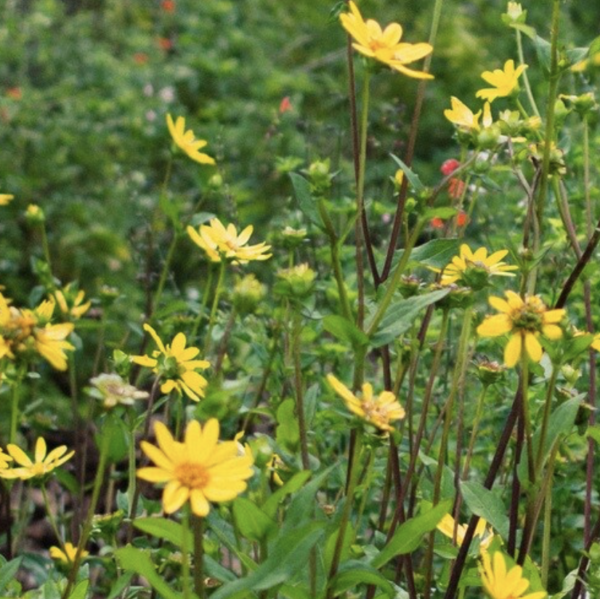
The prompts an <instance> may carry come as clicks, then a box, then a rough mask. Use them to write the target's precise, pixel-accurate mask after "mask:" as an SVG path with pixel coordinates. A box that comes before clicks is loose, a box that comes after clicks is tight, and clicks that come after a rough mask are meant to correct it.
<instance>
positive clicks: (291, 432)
mask: <svg viewBox="0 0 600 599" xmlns="http://www.w3.org/2000/svg"><path fill="white" fill-rule="evenodd" d="M275 434H276V439H277V444H278V445H279V446H280V447H283V449H285V450H286V451H289V452H290V453H295V451H296V450H297V449H298V445H299V444H300V429H299V428H298V418H297V417H296V402H295V401H294V400H293V399H291V398H288V399H286V400H284V401H282V402H281V404H280V405H279V407H278V408H277V429H276V431H275Z"/></svg>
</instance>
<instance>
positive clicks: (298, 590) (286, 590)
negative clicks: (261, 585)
mask: <svg viewBox="0 0 600 599" xmlns="http://www.w3.org/2000/svg"><path fill="white" fill-rule="evenodd" d="M278 595H281V596H282V597H286V598H287V599H312V596H311V594H310V593H309V592H308V590H307V589H304V588H302V587H301V586H297V587H294V586H292V585H291V584H282V585H281V586H280V587H279V592H278Z"/></svg>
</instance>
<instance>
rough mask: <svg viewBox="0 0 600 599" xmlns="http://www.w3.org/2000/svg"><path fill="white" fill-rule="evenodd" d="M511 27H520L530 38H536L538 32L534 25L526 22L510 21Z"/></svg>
mask: <svg viewBox="0 0 600 599" xmlns="http://www.w3.org/2000/svg"><path fill="white" fill-rule="evenodd" d="M510 27H513V28H514V29H518V30H519V31H520V32H521V33H524V34H525V35H526V36H527V37H528V38H529V39H531V40H535V38H536V35H537V34H536V32H535V29H534V28H533V27H530V26H529V25H525V23H510Z"/></svg>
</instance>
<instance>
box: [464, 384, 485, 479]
mask: <svg viewBox="0 0 600 599" xmlns="http://www.w3.org/2000/svg"><path fill="white" fill-rule="evenodd" d="M489 387H490V386H489V384H486V385H484V386H483V389H482V390H481V393H480V395H479V399H478V400H477V408H476V411H475V420H473V429H472V430H471V438H470V439H469V447H468V449H467V456H466V457H465V464H464V466H463V473H462V479H463V480H466V479H467V476H468V475H469V468H470V466H471V458H472V457H473V449H474V447H475V439H476V438H477V433H478V432H479V423H480V422H481V416H482V414H483V404H484V402H485V396H486V395H487V391H488V389H489Z"/></svg>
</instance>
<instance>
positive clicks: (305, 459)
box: [292, 308, 310, 470]
mask: <svg viewBox="0 0 600 599" xmlns="http://www.w3.org/2000/svg"><path fill="white" fill-rule="evenodd" d="M292 318H293V332H292V354H293V356H294V358H293V359H294V389H295V392H296V415H297V417H298V429H299V432H300V455H301V459H302V468H304V470H310V459H309V455H308V436H307V431H306V420H305V414H304V392H303V390H302V365H301V364H300V346H301V343H300V335H301V333H302V315H301V314H300V309H299V308H295V309H294V313H293V317H292Z"/></svg>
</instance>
